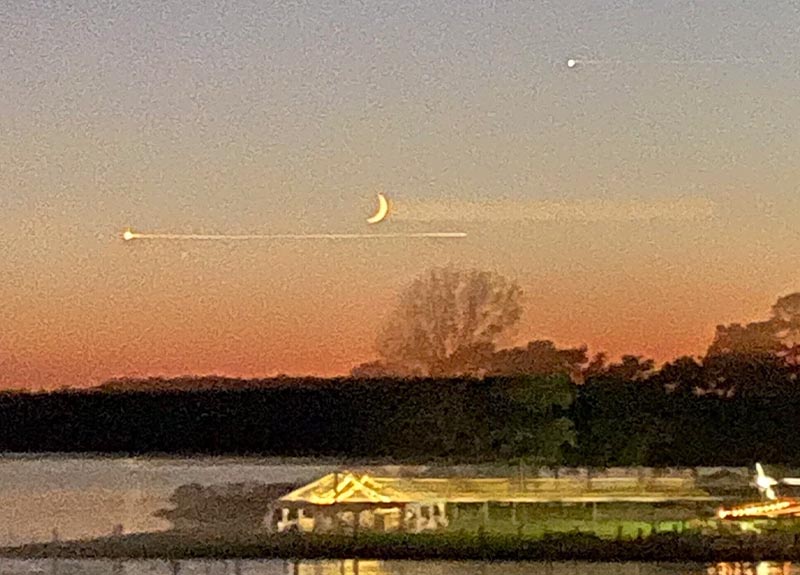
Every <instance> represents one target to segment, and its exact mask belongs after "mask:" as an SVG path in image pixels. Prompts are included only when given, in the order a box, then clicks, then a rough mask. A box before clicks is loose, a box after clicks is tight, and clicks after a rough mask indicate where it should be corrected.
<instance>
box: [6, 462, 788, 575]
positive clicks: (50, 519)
mask: <svg viewBox="0 0 800 575" xmlns="http://www.w3.org/2000/svg"><path fill="white" fill-rule="evenodd" d="M337 468H338V466H337V465H335V463H329V464H316V463H306V462H299V461H277V460H267V459H264V460H259V459H246V458H234V459H218V458H199V459H177V458H163V459H149V458H141V459H139V458H133V459H119V458H117V459H112V458H91V457H64V456H45V457H33V456H2V457H0V545H14V544H19V543H25V542H31V541H48V540H50V539H52V538H53V534H54V531H55V532H56V533H57V535H58V537H59V538H61V539H75V538H83V537H96V536H100V535H107V534H109V533H110V532H111V530H112V529H113V527H114V526H115V525H123V527H124V529H125V532H140V531H154V530H163V529H168V528H169V527H170V525H169V523H168V522H167V521H165V520H163V519H160V518H158V517H155V516H154V515H153V514H154V513H155V512H156V511H158V510H160V509H165V508H169V507H171V505H170V503H169V498H170V496H171V495H172V493H173V492H174V491H175V489H176V488H178V487H180V486H181V485H186V484H189V483H199V484H201V485H214V484H226V483H241V482H261V483H276V482H281V483H283V482H292V483H305V482H310V481H312V480H314V479H316V478H318V477H320V476H322V475H324V474H326V473H329V472H331V471H333V470H334V469H337ZM29 573H43V574H58V575H69V574H79V573H80V574H87V575H91V574H97V575H99V574H101V573H108V574H116V575H121V574H127V575H138V574H140V573H141V574H145V573H147V574H152V575H158V574H161V573H164V574H175V573H180V574H184V575H185V574H190V573H198V574H204V575H216V574H219V575H221V574H230V575H237V574H249V575H423V574H424V575H701V574H702V575H778V574H780V575H800V566H792V565H790V564H783V563H758V564H720V565H712V566H707V565H698V564H638V563H616V564H589V563H552V564H537V563H475V562H455V563H454V562H415V561H311V562H300V563H292V562H285V561H238V562H231V561H228V562H225V561H211V562H209V561H186V562H183V561H181V562H179V563H174V564H170V563H167V562H164V561H125V562H114V561H63V560H59V561H55V560H43V561H15V560H0V575H23V574H29Z"/></svg>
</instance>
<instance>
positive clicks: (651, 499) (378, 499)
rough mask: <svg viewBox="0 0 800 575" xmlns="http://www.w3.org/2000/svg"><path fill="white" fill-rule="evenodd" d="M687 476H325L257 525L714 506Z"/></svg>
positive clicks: (405, 523) (306, 527) (385, 523)
mask: <svg viewBox="0 0 800 575" xmlns="http://www.w3.org/2000/svg"><path fill="white" fill-rule="evenodd" d="M718 499H719V498H718V497H713V496H711V495H710V494H709V493H708V492H707V491H705V490H703V489H701V488H699V487H698V486H697V484H696V481H695V477H694V476H693V475H692V474H691V473H683V474H680V473H679V474H677V475H671V476H669V475H667V476H658V475H653V474H650V475H642V474H639V475H637V476H630V475H626V476H618V477H615V476H613V475H612V476H610V475H608V474H605V475H602V476H598V477H532V478H523V477H519V478H517V477H490V478H485V477H484V478H465V477H402V476H399V477H388V476H377V475H372V474H370V473H366V472H352V471H341V472H336V473H330V474H328V475H325V476H324V477H321V478H320V479H318V480H316V481H314V482H312V483H309V484H308V485H305V486H303V487H301V488H299V489H296V490H295V491H292V492H291V493H289V494H287V495H285V496H283V497H281V498H279V499H278V500H276V501H275V502H273V504H272V506H271V508H270V509H269V512H268V513H267V517H266V519H265V524H266V526H267V528H268V529H270V530H271V531H273V532H285V531H299V532H354V531H356V532H357V531H358V530H360V529H363V530H370V531H404V532H409V533H419V532H423V531H436V530H442V529H446V528H447V527H448V526H450V525H451V523H452V522H454V521H457V520H458V518H459V514H460V513H462V512H464V511H466V510H470V511H476V510H477V512H478V516H479V517H481V518H483V520H484V521H485V522H486V523H488V521H489V518H490V514H491V513H493V511H492V510H493V509H496V508H503V509H504V513H505V516H506V517H508V519H509V521H510V522H511V523H513V524H521V523H523V522H525V521H528V520H531V519H535V518H536V517H537V515H540V514H541V513H542V509H544V508H546V507H547V506H551V507H552V506H554V505H556V506H557V505H567V506H569V505H572V506H583V507H587V508H589V509H590V510H591V516H592V517H596V514H597V509H598V506H603V505H614V504H617V505H619V504H624V505H628V506H631V505H633V506H634V507H635V506H637V505H641V506H651V507H652V506H658V505H669V504H700V505H705V506H708V505H709V504H712V503H713V502H715V501H717V500H718Z"/></svg>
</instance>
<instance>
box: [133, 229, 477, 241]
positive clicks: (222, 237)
mask: <svg viewBox="0 0 800 575" xmlns="http://www.w3.org/2000/svg"><path fill="white" fill-rule="evenodd" d="M122 237H123V239H124V240H126V241H130V240H179V241H180V240H198V241H213V240H218V241H242V240H356V239H398V238H440V239H455V238H465V237H467V234H466V233H464V232H420V233H391V234H242V235H231V234H148V233H138V232H130V231H126V232H125V233H123V235H122Z"/></svg>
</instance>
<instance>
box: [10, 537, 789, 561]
mask: <svg viewBox="0 0 800 575" xmlns="http://www.w3.org/2000/svg"><path fill="white" fill-rule="evenodd" d="M0 554H2V555H3V556H6V557H17V558H52V557H57V558H65V559H67V558H70V559H72V558H113V559H156V558H161V559H191V558H215V559H233V558H242V559H253V558H285V559H323V558H325V559H444V560H537V561H696V562H716V561H767V560H769V561H798V560H800V537H798V536H797V535H794V534H792V533H771V534H761V535H754V534H737V535H733V534H731V535H701V534H698V533H682V534H678V533H656V534H652V535H649V536H647V537H642V538H635V539H620V540H609V539H603V538H600V537H598V536H596V535H591V534H583V533H561V534H553V535H547V536H544V537H539V538H532V537H525V536H514V535H503V534H485V535H484V534H467V533H442V534H415V535H410V534H362V535H360V536H359V537H356V538H354V537H352V536H335V535H315V536H312V535H289V534H286V535H279V536H276V535H249V536H239V537H230V538H218V537H200V536H196V535H195V536H193V535H189V534H181V533H178V532H165V533H147V534H135V535H126V536H121V537H109V538H104V539H95V540H87V541H73V542H61V543H43V544H30V545H25V546H22V547H16V548H6V549H2V550H0Z"/></svg>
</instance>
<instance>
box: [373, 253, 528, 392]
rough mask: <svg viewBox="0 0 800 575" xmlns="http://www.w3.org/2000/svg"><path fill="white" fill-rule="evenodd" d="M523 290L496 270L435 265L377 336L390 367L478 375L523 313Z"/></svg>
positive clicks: (408, 371)
mask: <svg viewBox="0 0 800 575" xmlns="http://www.w3.org/2000/svg"><path fill="white" fill-rule="evenodd" d="M521 296H522V290H521V289H520V288H519V286H518V285H517V284H516V283H515V282H513V281H509V280H508V279H506V278H505V277H503V276H501V275H499V274H495V273H492V272H486V271H479V270H460V269H456V268H453V267H443V268H434V269H432V270H430V271H428V272H427V273H426V274H424V275H423V276H421V277H419V278H417V279H416V280H414V281H413V282H412V283H411V284H410V285H409V286H408V287H407V288H406V289H405V290H404V291H403V292H402V293H401V295H400V301H399V304H398V306H397V308H396V309H395V310H394V312H393V313H392V314H390V316H389V318H388V321H387V323H386V325H385V327H384V329H383V330H382V331H381V333H380V335H379V336H378V353H379V354H380V357H381V364H383V365H384V366H385V367H386V369H387V372H389V373H393V374H397V375H408V376H413V375H424V376H428V375H430V376H455V375H464V374H472V375H477V374H479V372H480V371H481V370H482V369H484V366H486V365H487V364H488V360H489V359H490V358H491V356H492V354H493V353H494V351H495V346H496V345H497V341H498V339H499V338H500V336H501V335H502V334H503V333H504V332H506V331H507V330H508V329H509V328H511V327H512V326H514V325H515V324H516V323H517V321H519V318H520V316H521V315H522V306H521V304H520V298H521Z"/></svg>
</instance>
